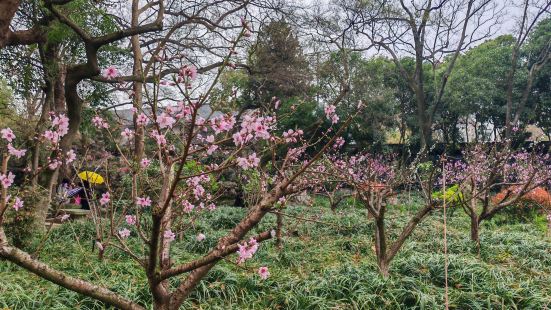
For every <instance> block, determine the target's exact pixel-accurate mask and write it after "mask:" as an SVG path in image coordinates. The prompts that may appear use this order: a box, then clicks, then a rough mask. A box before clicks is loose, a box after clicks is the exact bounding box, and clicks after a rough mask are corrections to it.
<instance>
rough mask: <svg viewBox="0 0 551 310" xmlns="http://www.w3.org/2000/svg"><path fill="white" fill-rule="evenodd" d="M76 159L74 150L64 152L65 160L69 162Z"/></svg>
mask: <svg viewBox="0 0 551 310" xmlns="http://www.w3.org/2000/svg"><path fill="white" fill-rule="evenodd" d="M75 159H77V154H76V153H75V151H74V150H69V151H68V152H67V154H66V157H65V161H66V162H67V163H68V164H70V163H72V162H73V161H75Z"/></svg>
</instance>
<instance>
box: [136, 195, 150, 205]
mask: <svg viewBox="0 0 551 310" xmlns="http://www.w3.org/2000/svg"><path fill="white" fill-rule="evenodd" d="M136 204H137V205H138V206H142V207H150V206H151V199H150V198H149V197H137V199H136Z"/></svg>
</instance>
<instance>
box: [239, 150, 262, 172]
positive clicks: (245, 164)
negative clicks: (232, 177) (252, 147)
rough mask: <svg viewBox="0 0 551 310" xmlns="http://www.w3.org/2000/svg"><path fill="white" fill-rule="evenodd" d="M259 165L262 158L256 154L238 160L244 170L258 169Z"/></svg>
mask: <svg viewBox="0 0 551 310" xmlns="http://www.w3.org/2000/svg"><path fill="white" fill-rule="evenodd" d="M259 163H260V158H258V157H257V156H256V153H252V154H251V155H249V157H238V158H237V165H238V166H239V167H241V168H242V169H243V170H247V169H249V168H254V167H257V166H258V164H259Z"/></svg>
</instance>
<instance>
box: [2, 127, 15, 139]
mask: <svg viewBox="0 0 551 310" xmlns="http://www.w3.org/2000/svg"><path fill="white" fill-rule="evenodd" d="M0 134H2V139H4V140H6V141H8V142H12V141H13V139H15V134H14V133H13V131H12V130H11V128H4V129H2V130H0Z"/></svg>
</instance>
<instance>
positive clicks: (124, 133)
mask: <svg viewBox="0 0 551 310" xmlns="http://www.w3.org/2000/svg"><path fill="white" fill-rule="evenodd" d="M121 136H122V137H124V138H127V139H130V138H132V137H133V136H134V131H133V130H131V129H129V128H124V130H123V131H122V132H121Z"/></svg>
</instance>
